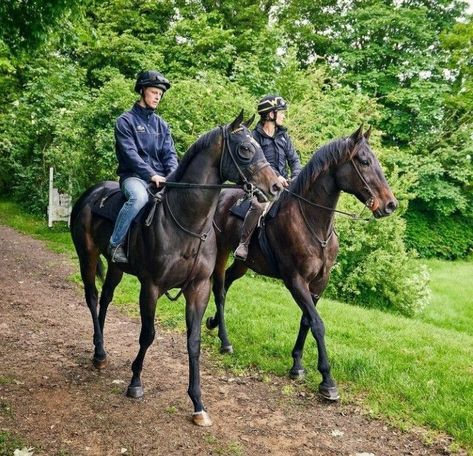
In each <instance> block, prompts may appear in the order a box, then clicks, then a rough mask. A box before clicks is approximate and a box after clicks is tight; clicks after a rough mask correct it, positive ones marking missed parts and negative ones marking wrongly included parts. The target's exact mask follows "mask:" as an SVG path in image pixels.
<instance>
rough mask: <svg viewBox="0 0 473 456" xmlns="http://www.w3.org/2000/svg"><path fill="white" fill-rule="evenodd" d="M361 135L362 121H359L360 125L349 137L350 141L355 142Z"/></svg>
mask: <svg viewBox="0 0 473 456" xmlns="http://www.w3.org/2000/svg"><path fill="white" fill-rule="evenodd" d="M362 137H363V122H362V123H361V125H360V127H359V128H358V130H356V131H355V133H353V134H352V135H351V136H350V138H351V139H352V141H353V142H354V143H355V144H356V143H357V142H358V141H359V140H360V139H361V138H362Z"/></svg>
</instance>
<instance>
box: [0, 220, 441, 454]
mask: <svg viewBox="0 0 473 456" xmlns="http://www.w3.org/2000/svg"><path fill="white" fill-rule="evenodd" d="M71 272H72V266H71V264H70V262H69V261H68V260H67V259H66V258H65V257H62V256H60V255H57V254H54V253H51V252H50V251H48V250H47V249H45V248H44V246H43V244H42V243H41V242H39V241H36V240H32V239H30V238H28V237H26V236H23V235H20V234H18V233H17V232H15V231H13V230H11V229H9V228H6V227H3V226H0V431H3V432H9V433H12V434H14V435H17V436H19V437H21V438H22V439H23V440H24V441H25V442H26V443H27V444H28V445H29V446H33V447H34V448H35V450H34V454H35V455H47V456H56V455H57V456H59V455H62V456H66V455H68V456H72V455H74V456H76V455H100V456H106V455H120V454H125V455H135V456H138V455H139V456H141V455H146V456H154V455H235V456H237V455H240V456H241V455H251V456H259V455H266V454H272V455H323V456H331V455H353V456H355V455H363V456H368V455H375V456H386V455H425V454H428V455H440V454H447V453H446V451H445V450H444V448H445V447H446V446H447V445H448V443H449V442H448V440H443V441H438V442H436V443H435V444H433V445H431V446H426V445H424V444H423V443H422V442H421V438H420V436H419V435H414V434H407V433H401V432H400V431H397V430H395V429H393V428H391V427H389V426H387V425H386V424H384V423H382V422H380V421H375V420H370V419H369V418H367V417H366V416H363V414H362V413H361V411H360V410H359V409H357V408H356V407H353V406H345V405H340V404H337V405H331V404H326V403H324V402H321V401H319V400H318V399H317V398H316V397H314V396H313V395H311V394H309V393H305V394H304V393H300V394H299V395H297V396H296V397H287V396H285V395H284V394H282V389H283V387H284V386H285V385H287V384H289V383H290V381H289V380H286V379H281V378H273V379H271V382H269V383H265V382H261V381H260V380H259V379H258V378H252V377H238V378H237V379H236V378H233V377H232V376H231V374H229V373H227V372H225V371H219V370H218V369H217V368H216V367H215V366H213V365H212V363H211V360H209V359H208V357H207V356H205V354H204V355H203V360H202V364H203V369H202V386H203V395H204V400H205V403H206V404H207V407H208V409H209V412H210V414H211V417H212V419H213V421H214V425H213V427H211V428H198V427H196V426H194V425H193V424H192V423H191V422H190V420H189V417H190V413H191V411H192V408H191V402H190V400H189V399H188V397H187V393H186V389H187V372H188V370H187V355H186V350H185V338H184V336H183V335H179V334H175V333H168V332H165V333H162V332H160V331H159V329H158V338H157V340H156V341H155V343H154V344H153V346H152V347H151V349H150V351H149V352H148V356H147V359H146V363H145V369H144V371H143V380H144V385H145V399H143V400H140V401H133V400H130V399H128V398H126V397H125V396H124V394H123V392H124V390H125V388H126V385H127V383H128V381H129V378H130V375H131V373H130V364H131V360H132V359H133V358H134V356H135V354H136V350H137V346H138V345H137V339H138V333H139V324H138V321H137V320H135V319H131V318H128V317H126V316H124V315H122V314H121V313H120V312H119V311H118V310H117V309H115V308H113V307H111V308H110V311H109V315H108V320H107V325H106V334H105V336H106V347H107V349H108V353H109V356H110V360H111V365H110V367H109V368H107V369H106V370H104V371H103V372H97V371H96V370H94V369H93V367H92V366H91V360H90V358H91V355H92V325H91V320H90V315H89V311H88V309H87V307H86V306H85V301H84V299H83V296H82V292H81V290H80V289H79V287H77V286H75V285H74V284H72V283H71V282H70V281H68V279H67V278H68V276H69V275H70V273H71Z"/></svg>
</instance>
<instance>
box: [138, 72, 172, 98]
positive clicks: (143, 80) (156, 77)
mask: <svg viewBox="0 0 473 456" xmlns="http://www.w3.org/2000/svg"><path fill="white" fill-rule="evenodd" d="M145 87H157V88H158V89H161V90H162V91H163V92H166V90H168V89H169V87H171V83H170V82H169V81H168V80H167V79H166V78H165V77H164V76H163V75H162V74H161V73H159V72H158V71H154V70H148V71H142V72H141V73H139V74H138V77H137V78H136V84H135V92H137V93H141V89H143V88H145Z"/></svg>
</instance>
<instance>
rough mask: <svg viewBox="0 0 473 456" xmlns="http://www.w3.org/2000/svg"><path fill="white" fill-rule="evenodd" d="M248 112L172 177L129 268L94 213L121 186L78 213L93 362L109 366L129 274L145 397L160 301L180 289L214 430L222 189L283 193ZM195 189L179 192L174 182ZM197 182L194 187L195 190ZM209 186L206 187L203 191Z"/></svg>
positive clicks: (199, 145)
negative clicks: (110, 317)
mask: <svg viewBox="0 0 473 456" xmlns="http://www.w3.org/2000/svg"><path fill="white" fill-rule="evenodd" d="M242 120H243V113H241V114H240V115H239V116H238V117H237V118H236V119H235V120H234V121H233V122H232V123H231V124H230V125H227V126H225V127H218V128H215V129H214V130H212V131H210V132H208V133H206V134H204V135H203V136H202V137H201V138H199V139H198V140H197V141H196V143H195V144H193V145H192V146H191V147H190V149H189V150H188V151H187V153H186V155H185V156H184V158H183V160H182V161H181V163H180V164H179V166H178V168H177V170H176V172H175V173H174V175H172V176H170V177H169V178H168V182H170V183H171V184H170V186H169V187H170V188H166V189H165V190H164V197H163V199H162V202H161V204H159V205H158V206H157V208H156V211H155V213H154V216H153V218H152V222H151V224H150V225H149V226H147V225H146V224H134V225H133V226H132V228H131V231H130V234H129V238H128V239H129V241H128V242H129V263H128V264H116V263H112V262H111V261H110V258H109V257H108V255H107V246H108V242H109V239H110V235H111V233H112V230H113V223H112V222H111V221H109V220H107V219H105V218H103V217H101V216H98V215H96V214H95V213H94V212H93V211H92V207H93V205H94V204H95V202H96V201H97V200H101V198H103V197H104V195H107V194H108V192H109V191H110V190H116V188H117V187H118V184H117V183H116V182H103V183H100V184H97V185H95V186H94V187H92V188H90V189H89V190H87V191H86V192H85V193H84V194H83V195H82V196H81V197H80V198H79V200H78V201H77V202H76V204H75V205H74V208H73V210H72V214H71V234H72V239H73V241H74V245H75V248H76V250H77V254H78V256H79V262H80V271H81V276H82V280H83V282H84V291H85V298H86V301H87V305H88V307H89V310H90V313H91V315H92V321H93V326H94V337H93V341H94V345H95V352H94V365H95V366H96V367H97V368H102V367H105V365H106V361H107V355H106V352H105V349H104V338H103V332H104V324H105V317H106V313H107V307H108V305H109V303H110V301H111V300H112V297H113V293H114V290H115V288H116V286H117V285H118V283H119V282H120V281H121V279H122V276H123V273H124V272H126V273H129V274H133V275H135V276H136V277H137V278H138V279H139V281H140V284H141V290H140V299H139V300H140V314H141V333H140V340H139V342H140V349H139V352H138V354H137V356H136V358H135V360H134V361H133V364H132V371H133V376H132V378H131V382H130V385H129V386H128V389H127V395H128V396H129V397H132V398H139V397H141V396H143V394H144V391H143V385H142V382H141V371H142V368H143V361H144V358H145V354H146V351H147V349H148V348H149V346H150V345H151V343H152V342H153V340H154V338H155V322H154V320H155V311H156V303H157V300H158V299H159V297H160V296H161V295H162V294H164V293H165V292H166V291H167V290H169V289H171V288H181V289H182V290H183V294H184V297H185V300H186V324H187V350H188V355H189V389H188V393H189V396H190V398H191V400H192V402H193V404H194V414H193V422H194V423H195V424H197V425H200V426H209V425H211V420H210V417H209V415H208V414H207V412H206V411H205V408H204V405H203V403H202V399H201V388H200V373H199V372H200V371H199V357H200V338H201V322H202V317H203V315H204V312H205V309H206V307H207V303H208V300H209V295H210V277H211V274H212V271H213V270H214V266H215V259H216V255H217V245H216V239H215V234H214V230H213V228H212V220H213V216H214V212H215V208H216V207H217V201H218V196H219V193H220V189H219V188H217V187H218V185H219V184H222V183H223V182H225V181H226V180H230V181H232V182H237V183H242V182H246V183H247V184H253V185H255V186H256V187H257V188H258V189H259V190H260V191H261V192H262V194H264V195H265V196H266V198H268V199H270V200H272V199H274V198H275V197H276V196H277V195H278V194H279V192H280V191H281V186H280V184H279V183H278V181H277V176H276V174H275V173H274V172H273V170H272V169H271V167H270V166H268V162H267V161H266V159H265V158H264V154H263V151H262V150H261V148H260V147H259V145H258V143H256V142H255V141H254V140H253V138H252V136H251V133H250V131H249V130H248V128H247V126H248V124H247V123H243V124H242ZM173 182H174V183H179V182H181V183H187V184H191V185H189V186H188V187H186V188H173V187H172V183H173ZM192 184H194V185H192ZM202 184H206V185H207V187H206V188H196V186H197V185H202ZM100 255H103V256H105V257H106V258H107V262H108V269H107V275H106V278H105V282H104V284H103V287H102V294H101V296H100V307H99V310H98V309H97V307H98V306H97V304H98V302H97V301H98V293H97V288H96V286H95V278H96V275H97V267H98V264H99V256H100Z"/></svg>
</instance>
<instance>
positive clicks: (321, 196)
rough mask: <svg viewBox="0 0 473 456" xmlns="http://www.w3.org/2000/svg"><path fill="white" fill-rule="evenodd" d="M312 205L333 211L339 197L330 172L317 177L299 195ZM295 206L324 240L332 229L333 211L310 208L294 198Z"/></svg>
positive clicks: (338, 190) (338, 191) (315, 207)
mask: <svg viewBox="0 0 473 456" xmlns="http://www.w3.org/2000/svg"><path fill="white" fill-rule="evenodd" d="M300 196H302V197H303V198H305V199H306V200H308V201H310V202H311V203H313V204H316V205H319V206H324V207H328V208H332V209H335V208H336V207H337V203H338V199H339V197H340V189H339V188H338V186H337V185H336V182H335V178H334V177H333V176H332V175H331V174H330V170H329V171H327V172H324V173H322V174H320V175H319V176H317V177H316V178H315V179H314V181H313V182H311V183H310V185H309V186H307V189H306V190H305V191H304V192H303V193H302V194H301V195H300ZM294 200H296V201H295V204H297V205H299V202H300V205H301V207H302V210H303V211H304V217H305V218H306V219H307V222H308V223H309V224H310V226H311V227H312V228H313V229H314V231H315V232H316V233H317V234H318V235H320V237H321V238H325V237H326V236H327V235H328V234H330V231H331V230H332V228H333V218H334V215H335V212H334V211H331V210H327V209H324V208H322V207H318V206H311V205H309V204H307V203H305V202H304V201H300V200H299V199H296V198H294Z"/></svg>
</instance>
